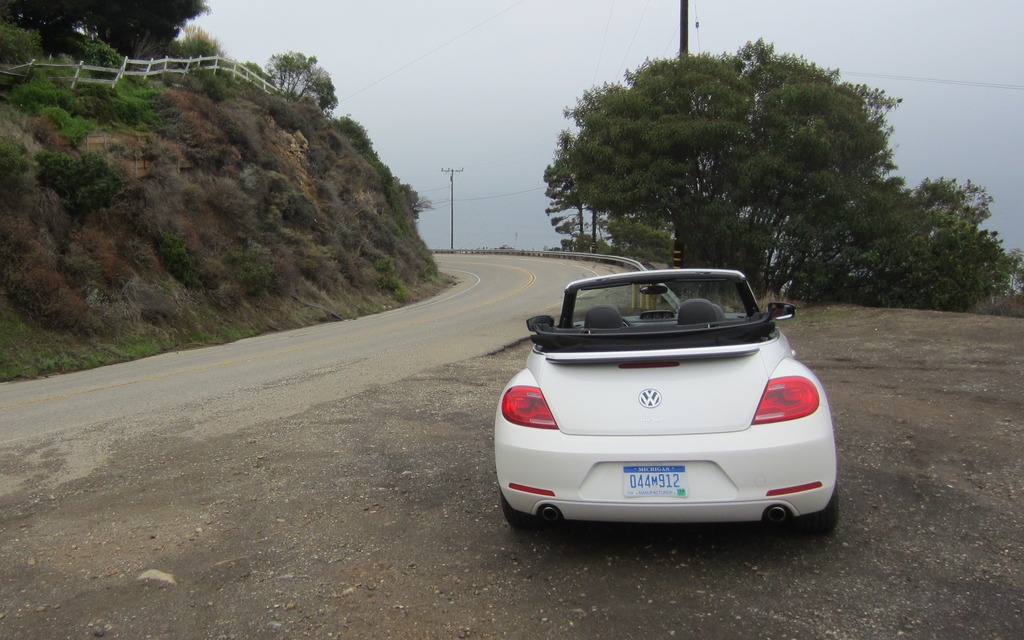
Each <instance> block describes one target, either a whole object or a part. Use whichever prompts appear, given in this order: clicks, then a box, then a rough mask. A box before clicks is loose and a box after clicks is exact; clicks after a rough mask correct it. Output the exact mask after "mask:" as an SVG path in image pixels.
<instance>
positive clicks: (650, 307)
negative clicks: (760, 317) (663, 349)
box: [572, 279, 749, 327]
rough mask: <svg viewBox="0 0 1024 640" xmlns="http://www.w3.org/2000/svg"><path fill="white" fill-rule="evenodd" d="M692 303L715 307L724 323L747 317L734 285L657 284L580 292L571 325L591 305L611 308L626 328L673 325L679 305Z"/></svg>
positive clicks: (579, 320) (578, 322)
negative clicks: (720, 313) (700, 300)
mask: <svg viewBox="0 0 1024 640" xmlns="http://www.w3.org/2000/svg"><path fill="white" fill-rule="evenodd" d="M692 299H703V300H707V301H709V302H711V303H712V304H714V305H716V306H717V307H718V308H720V309H721V311H722V314H723V319H726V320H732V319H738V318H746V317H747V316H748V315H749V313H748V310H747V306H746V303H745V302H744V300H743V297H742V296H741V293H740V290H739V287H738V286H737V283H736V282H733V281H730V280H693V279H688V280H660V281H657V282H648V283H622V284H617V285H614V286H604V287H597V288H590V289H587V288H584V289H580V290H579V291H577V292H576V300H575V304H574V306H573V312H572V325H573V326H575V327H579V326H582V325H583V322H584V319H585V317H586V315H587V312H588V311H589V310H590V309H591V308H592V307H594V306H595V305H612V306H614V307H615V308H616V309H618V311H619V314H620V315H621V316H622V319H623V320H624V321H625V322H626V323H628V324H630V325H632V324H637V323H647V322H664V321H668V320H671V321H672V322H675V321H676V318H677V315H678V313H679V307H680V305H681V304H682V303H683V302H685V301H686V300H692Z"/></svg>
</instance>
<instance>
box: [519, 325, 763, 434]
mask: <svg viewBox="0 0 1024 640" xmlns="http://www.w3.org/2000/svg"><path fill="white" fill-rule="evenodd" d="M532 358H533V359H534V363H533V366H532V367H531V369H533V373H534V376H535V377H536V379H537V381H538V383H539V384H540V387H541V389H542V390H543V392H544V396H545V398H546V399H547V402H548V406H549V407H550V408H551V411H552V414H553V415H554V418H555V421H556V422H557V423H558V427H559V429H560V430H561V431H562V432H563V433H567V434H572V435H602V436H629V435H683V434H701V433H726V432H731V431H742V430H744V429H746V428H747V427H749V426H750V421H751V417H752V416H753V415H754V411H755V410H756V408H757V404H758V402H759V401H760V399H761V394H762V392H763V391H764V387H765V384H766V383H767V381H768V375H769V373H768V372H767V371H766V366H765V362H764V358H763V357H762V354H761V349H760V347H759V346H758V345H734V346H728V347H706V348H698V349H668V350H656V351H631V352H600V353H549V354H542V353H537V352H535V353H534V354H533V356H532Z"/></svg>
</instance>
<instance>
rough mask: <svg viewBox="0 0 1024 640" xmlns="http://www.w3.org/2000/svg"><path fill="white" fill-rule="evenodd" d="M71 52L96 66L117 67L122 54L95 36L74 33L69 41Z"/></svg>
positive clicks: (120, 61) (119, 64)
mask: <svg viewBox="0 0 1024 640" xmlns="http://www.w3.org/2000/svg"><path fill="white" fill-rule="evenodd" d="M71 53H72V54H73V55H74V56H75V57H76V58H78V59H79V60H81V61H83V62H85V63H86V64H91V65H94V66H97V67H111V68H119V67H120V66H121V64H122V63H123V62H124V56H123V55H121V54H120V53H118V52H117V49H115V48H114V47H112V46H110V45H109V44H107V43H106V42H104V41H102V40H100V39H99V38H97V37H95V36H84V35H81V34H76V37H75V38H73V39H72V42H71Z"/></svg>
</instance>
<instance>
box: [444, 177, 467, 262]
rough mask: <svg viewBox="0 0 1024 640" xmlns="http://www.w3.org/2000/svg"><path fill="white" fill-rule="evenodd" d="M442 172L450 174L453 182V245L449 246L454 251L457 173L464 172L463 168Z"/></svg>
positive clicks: (451, 198)
mask: <svg viewBox="0 0 1024 640" xmlns="http://www.w3.org/2000/svg"><path fill="white" fill-rule="evenodd" d="M441 173H447V174H448V180H449V181H450V182H451V183H452V189H451V197H450V198H449V201H450V202H451V205H452V245H451V247H449V248H450V249H452V250H453V251H454V250H455V174H456V173H462V169H441Z"/></svg>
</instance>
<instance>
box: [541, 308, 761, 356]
mask: <svg viewBox="0 0 1024 640" xmlns="http://www.w3.org/2000/svg"><path fill="white" fill-rule="evenodd" d="M774 335H775V320H774V318H772V316H771V314H769V313H759V314H757V315H755V316H752V317H750V318H744V319H741V320H726V321H724V322H719V323H712V324H710V325H700V326H694V325H685V326H679V325H666V324H644V325H634V326H626V327H621V328H616V329H583V328H572V329H562V328H558V327H554V326H550V325H545V326H540V327H537V328H535V329H534V333H533V335H531V336H530V340H532V341H533V343H534V344H535V345H537V346H538V347H540V348H541V349H542V350H543V351H544V352H546V353H552V352H578V353H590V352H601V351H651V350H657V349H695V348H700V347H724V346H731V345H738V344H756V343H759V342H764V341H766V340H768V339H770V338H771V337H773V336H774Z"/></svg>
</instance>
